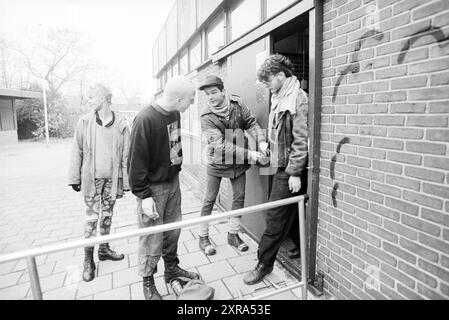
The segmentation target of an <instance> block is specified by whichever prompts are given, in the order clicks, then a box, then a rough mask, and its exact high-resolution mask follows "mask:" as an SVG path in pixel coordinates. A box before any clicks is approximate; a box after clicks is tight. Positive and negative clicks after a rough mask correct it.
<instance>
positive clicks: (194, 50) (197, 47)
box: [190, 38, 201, 71]
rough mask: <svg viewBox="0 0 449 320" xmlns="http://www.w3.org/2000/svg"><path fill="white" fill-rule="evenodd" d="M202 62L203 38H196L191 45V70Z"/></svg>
mask: <svg viewBox="0 0 449 320" xmlns="http://www.w3.org/2000/svg"><path fill="white" fill-rule="evenodd" d="M200 64H201V38H196V39H195V40H194V41H193V42H192V45H191V46H190V71H192V70H194V69H196V67H198V66H199V65H200Z"/></svg>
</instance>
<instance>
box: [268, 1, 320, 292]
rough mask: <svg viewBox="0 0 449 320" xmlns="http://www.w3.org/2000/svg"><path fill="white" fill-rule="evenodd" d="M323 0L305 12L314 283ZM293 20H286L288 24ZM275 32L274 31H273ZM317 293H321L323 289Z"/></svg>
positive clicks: (309, 248) (309, 236)
mask: <svg viewBox="0 0 449 320" xmlns="http://www.w3.org/2000/svg"><path fill="white" fill-rule="evenodd" d="M322 5H323V4H322V1H320V0H315V1H314V7H313V8H312V9H311V10H309V11H307V12H305V13H304V14H305V15H306V14H307V15H308V18H309V61H308V62H309V79H308V81H309V119H308V120H309V128H308V130H309V132H308V133H309V141H310V143H309V175H308V181H307V182H308V189H307V194H308V195H309V200H308V205H307V207H306V223H307V226H306V231H307V235H306V239H307V252H308V254H307V256H308V259H307V263H308V279H309V282H310V283H311V284H312V285H314V284H315V280H316V276H317V274H316V255H317V252H316V249H317V232H318V198H319V173H320V128H321V87H322V84H321V74H322V54H321V53H322V32H323V31H322V30H323V27H322V26H323V8H322ZM289 22H290V21H288V22H286V23H289ZM273 31H274V30H273ZM269 39H270V46H269V48H270V54H273V47H274V43H273V36H272V34H271V35H270V38H269ZM316 289H318V290H317V291H316V293H320V291H321V288H316Z"/></svg>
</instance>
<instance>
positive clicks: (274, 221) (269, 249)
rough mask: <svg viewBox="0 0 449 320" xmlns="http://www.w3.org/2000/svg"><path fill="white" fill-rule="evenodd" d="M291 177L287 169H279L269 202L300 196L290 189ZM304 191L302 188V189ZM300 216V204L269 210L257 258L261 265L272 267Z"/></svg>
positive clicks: (274, 179)
mask: <svg viewBox="0 0 449 320" xmlns="http://www.w3.org/2000/svg"><path fill="white" fill-rule="evenodd" d="M289 178H290V176H289V175H288V174H287V173H285V168H279V169H278V171H277V172H276V173H275V175H274V177H273V185H272V189H271V193H270V199H269V201H276V200H281V199H285V198H290V197H294V196H297V195H299V194H300V192H298V193H291V192H290V189H289V187H288V179H289ZM301 189H302V188H301ZM297 215H298V204H296V203H293V204H290V205H288V206H282V207H277V208H272V209H269V210H267V213H266V225H267V226H266V228H265V231H264V233H263V235H262V237H261V239H260V242H259V249H258V251H257V257H258V259H259V262H260V263H263V264H265V265H267V266H272V265H273V264H274V261H275V260H276V255H277V253H278V251H279V248H280V247H281V244H282V242H283V241H284V240H285V238H286V237H287V236H288V234H289V231H290V228H291V227H292V224H293V222H294V220H295V216H297Z"/></svg>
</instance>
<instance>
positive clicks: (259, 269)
mask: <svg viewBox="0 0 449 320" xmlns="http://www.w3.org/2000/svg"><path fill="white" fill-rule="evenodd" d="M271 271H273V266H267V265H265V264H263V263H260V262H259V263H258V264H257V266H256V268H255V269H254V270H252V271H250V272H248V273H247V274H246V275H245V276H244V277H243V282H245V283H246V284H249V285H251V284H256V283H259V282H261V281H262V280H263V277H265V276H266V275H267V274H269V273H271Z"/></svg>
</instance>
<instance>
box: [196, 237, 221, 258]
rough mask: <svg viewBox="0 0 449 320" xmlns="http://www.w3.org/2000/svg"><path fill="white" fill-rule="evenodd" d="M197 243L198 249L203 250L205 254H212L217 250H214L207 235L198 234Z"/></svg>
mask: <svg viewBox="0 0 449 320" xmlns="http://www.w3.org/2000/svg"><path fill="white" fill-rule="evenodd" d="M199 245H200V249H201V250H202V251H203V252H204V254H205V255H206V256H213V255H214V254H215V253H216V252H217V250H215V247H214V245H213V244H212V243H211V242H210V240H209V237H208V236H205V237H202V236H200V241H199Z"/></svg>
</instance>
